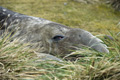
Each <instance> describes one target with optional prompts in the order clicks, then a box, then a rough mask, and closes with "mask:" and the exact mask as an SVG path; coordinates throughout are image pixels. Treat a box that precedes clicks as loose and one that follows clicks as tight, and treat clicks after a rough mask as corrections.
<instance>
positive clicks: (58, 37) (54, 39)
mask: <svg viewBox="0 0 120 80" xmlns="http://www.w3.org/2000/svg"><path fill="white" fill-rule="evenodd" d="M64 38H65V37H64V36H63V35H56V36H54V37H53V38H52V40H53V41H54V42H58V41H61V40H63V39H64Z"/></svg>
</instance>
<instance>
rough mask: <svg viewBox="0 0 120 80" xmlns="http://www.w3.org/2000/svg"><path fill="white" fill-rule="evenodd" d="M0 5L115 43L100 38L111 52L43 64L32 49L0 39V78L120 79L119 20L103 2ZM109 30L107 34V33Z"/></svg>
mask: <svg viewBox="0 0 120 80" xmlns="http://www.w3.org/2000/svg"><path fill="white" fill-rule="evenodd" d="M0 5H1V6H4V7H7V8H9V9H11V10H13V11H17V12H19V13H23V14H27V15H31V16H37V17H42V18H45V19H48V20H52V21H55V22H59V23H62V24H64V25H67V26H70V27H75V28H76V27H77V28H82V29H85V30H88V31H90V32H92V33H93V34H108V35H111V36H112V37H113V39H114V40H109V39H104V38H103V37H101V39H103V40H104V42H105V43H106V44H107V45H108V47H109V50H110V53H109V54H105V53H99V52H95V51H91V50H88V49H85V50H81V51H77V52H74V53H73V54H79V55H83V56H81V57H79V58H77V59H76V60H75V61H64V62H57V61H42V62H37V61H36V60H39V59H38V58H37V57H36V55H35V53H34V50H31V49H28V48H27V47H25V46H26V45H27V44H23V45H22V44H20V43H18V42H17V41H13V42H10V41H9V40H8V37H4V38H0V79H1V80H9V79H13V80H15V79H20V80H21V79H23V80H119V79H120V35H119V34H118V33H119V29H120V25H119V24H118V23H119V22H120V21H119V19H120V14H119V12H115V11H114V10H113V9H112V8H111V7H110V6H109V5H106V4H104V3H97V4H83V3H78V2H75V1H73V0H70V1H69V0H58V1H56V0H35V1H34V0H21V1H17V0H1V1H0ZM108 31H109V32H108Z"/></svg>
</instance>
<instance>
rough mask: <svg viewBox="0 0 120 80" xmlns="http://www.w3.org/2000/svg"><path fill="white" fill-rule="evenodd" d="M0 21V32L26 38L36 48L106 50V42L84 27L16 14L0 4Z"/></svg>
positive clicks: (52, 51) (21, 39)
mask: <svg viewBox="0 0 120 80" xmlns="http://www.w3.org/2000/svg"><path fill="white" fill-rule="evenodd" d="M0 25H1V26H2V27H1V30H0V34H3V33H4V32H5V30H6V29H7V31H8V32H10V33H11V32H12V36H11V37H12V39H19V42H22V43H28V42H29V43H30V48H34V49H36V51H37V52H42V53H50V54H53V55H56V54H59V55H60V54H62V55H64V56H65V55H66V54H69V53H70V52H71V51H73V50H76V49H77V48H82V47H83V46H88V47H91V48H93V49H95V50H96V51H99V52H104V53H109V50H108V49H107V46H106V45H105V44H103V43H101V42H102V41H101V40H100V39H98V38H96V37H95V36H93V35H92V34H91V33H90V32H88V31H85V30H82V29H79V28H70V27H67V26H64V25H61V24H58V23H55V22H52V21H49V20H45V19H42V18H38V17H32V16H27V15H23V14H19V13H16V12H13V11H10V10H7V9H5V8H3V7H0ZM13 34H14V35H13ZM76 47H77V48H76ZM45 56H46V55H45ZM52 57H53V56H52Z"/></svg>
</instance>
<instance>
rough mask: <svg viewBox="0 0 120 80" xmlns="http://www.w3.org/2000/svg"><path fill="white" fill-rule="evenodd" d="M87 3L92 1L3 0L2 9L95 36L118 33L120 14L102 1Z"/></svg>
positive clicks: (0, 3) (1, 2)
mask: <svg viewBox="0 0 120 80" xmlns="http://www.w3.org/2000/svg"><path fill="white" fill-rule="evenodd" d="M78 1H81V2H78ZM82 1H83V2H82ZM85 1H89V0H19V1H18V0H0V6H3V7H6V8H8V9H10V10H13V11H15V12H19V13H22V14H26V15H30V16H36V17H41V18H45V19H48V20H51V21H54V22H58V23H61V24H64V25H67V26H70V27H74V28H82V29H85V30H88V31H90V32H92V33H95V34H96V33H97V34H99V33H100V34H108V30H109V31H111V32H115V33H116V34H117V33H118V32H119V30H120V26H117V24H118V23H119V22H120V12H115V11H114V9H112V7H111V6H110V5H107V4H105V2H104V1H103V2H102V1H101V0H100V1H99V0H97V1H98V2H96V3H88V4H87V3H84V2H85ZM93 1H95V0H91V1H90V2H93Z"/></svg>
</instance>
